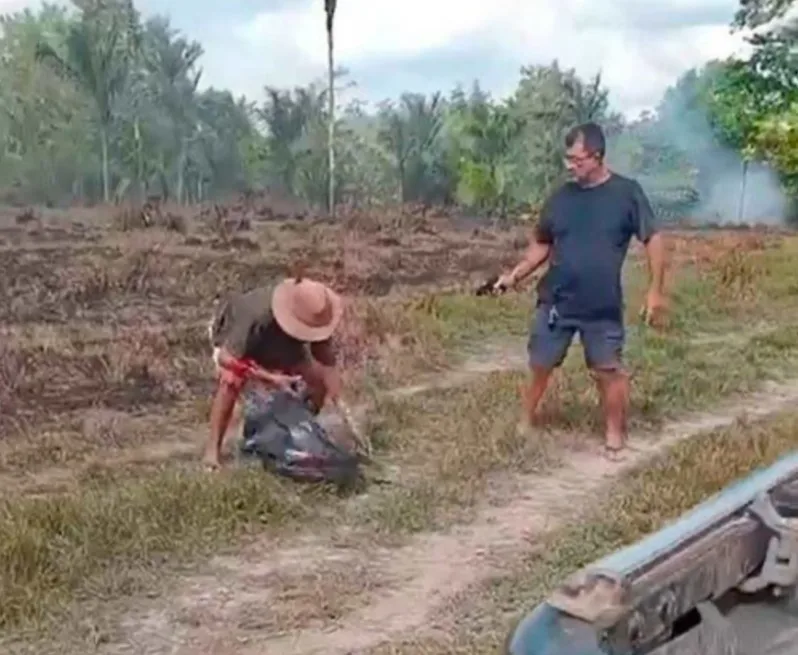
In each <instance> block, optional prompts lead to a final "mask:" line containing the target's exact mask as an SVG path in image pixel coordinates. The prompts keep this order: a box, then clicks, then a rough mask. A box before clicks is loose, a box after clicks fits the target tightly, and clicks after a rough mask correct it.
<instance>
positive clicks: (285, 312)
mask: <svg viewBox="0 0 798 655" xmlns="http://www.w3.org/2000/svg"><path fill="white" fill-rule="evenodd" d="M343 311H344V304H343V301H342V300H341V297H340V296H339V295H338V294H337V293H335V292H334V291H333V290H332V289H330V288H329V287H327V286H326V285H324V284H322V283H321V282H316V281H315V280H308V279H300V278H289V279H286V280H283V281H282V282H280V283H279V284H278V285H277V286H276V287H275V288H274V291H273V292H272V315H273V316H274V320H276V321H277V324H278V325H279V326H280V327H281V328H282V329H283V331H284V332H285V333H286V334H287V335H288V336H290V337H293V338H294V339H296V340H298V341H311V342H312V341H324V340H325V339H329V338H330V336H332V333H333V332H334V331H335V328H336V327H338V323H339V322H340V321H341V315H342V314H343Z"/></svg>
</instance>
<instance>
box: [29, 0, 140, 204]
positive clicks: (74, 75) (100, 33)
mask: <svg viewBox="0 0 798 655" xmlns="http://www.w3.org/2000/svg"><path fill="white" fill-rule="evenodd" d="M84 4H85V6H84V5H83V4H81V5H79V6H80V7H81V9H82V10H83V12H82V15H81V17H80V19H79V20H78V21H76V22H75V23H73V24H72V25H70V26H69V31H68V33H67V37H66V43H65V47H66V52H65V53H64V54H63V56H62V55H60V54H58V53H57V52H56V51H55V50H54V49H53V48H52V46H50V45H49V44H47V43H40V44H38V46H37V48H36V58H37V59H38V60H40V61H45V62H48V63H49V64H51V65H52V66H53V68H54V69H55V70H56V71H57V72H59V73H61V74H62V75H64V76H65V77H68V78H69V79H71V80H73V81H74V82H75V83H76V84H77V85H78V86H80V87H81V88H83V89H84V90H85V91H86V92H87V93H88V94H89V95H90V96H91V98H92V100H93V101H94V104H95V107H96V109H97V119H98V121H99V124H100V150H101V158H102V183H103V200H104V201H105V202H108V201H109V200H110V195H111V194H110V182H109V172H108V134H109V131H110V128H111V123H112V122H113V109H114V102H115V101H116V99H117V98H118V96H119V95H120V94H121V93H122V91H123V90H124V88H125V84H126V83H127V79H128V74H129V73H130V69H131V63H132V59H133V57H134V54H135V49H136V47H137V46H138V33H137V24H138V18H137V14H136V12H135V9H134V8H133V5H132V2H130V1H129V0H123V1H122V2H119V3H116V4H115V5H113V6H112V7H110V8H109V10H108V11H106V10H105V7H104V6H102V5H97V6H93V5H92V4H91V3H84Z"/></svg>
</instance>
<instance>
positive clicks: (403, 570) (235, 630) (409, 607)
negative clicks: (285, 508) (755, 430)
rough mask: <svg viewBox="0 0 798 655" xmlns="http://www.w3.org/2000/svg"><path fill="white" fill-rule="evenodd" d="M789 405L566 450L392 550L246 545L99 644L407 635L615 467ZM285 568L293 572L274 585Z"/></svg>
mask: <svg viewBox="0 0 798 655" xmlns="http://www.w3.org/2000/svg"><path fill="white" fill-rule="evenodd" d="M796 403H798V380H796V381H792V382H790V383H785V384H781V385H776V384H772V385H769V386H768V387H767V388H766V389H765V390H764V391H762V392H761V393H757V394H754V395H751V396H746V397H743V398H738V399H735V400H733V401H729V402H727V403H725V404H724V405H723V406H722V407H721V408H719V409H717V410H716V411H713V412H711V413H702V414H697V415H695V416H693V417H690V418H688V419H685V420H682V421H679V422H675V423H672V424H669V425H668V426H666V427H665V428H664V429H663V430H662V431H661V432H660V433H659V434H658V435H657V436H658V438H657V439H656V441H655V440H653V439H652V438H651V435H645V434H640V435H635V436H633V437H632V439H631V440H630V445H631V446H632V448H633V450H632V451H631V452H630V454H629V456H628V458H627V460H626V461H624V462H621V463H614V462H610V461H608V460H606V459H604V458H603V457H601V456H600V455H598V454H596V453H591V452H587V451H580V452H573V453H571V454H570V456H569V457H568V458H567V461H566V463H565V464H564V465H562V466H561V467H560V468H558V469H557V470H554V471H552V472H550V473H548V474H546V475H527V476H520V477H518V478H516V479H514V480H511V481H505V482H502V483H497V484H496V485H494V487H493V488H492V489H491V491H490V493H489V494H487V497H486V499H485V502H484V505H483V507H482V508H481V509H480V511H479V513H478V515H477V518H476V519H475V520H474V521H473V522H471V523H470V524H468V525H461V526H458V527H456V528H454V529H452V530H451V531H449V532H446V533H435V534H424V535H420V536H418V537H417V538H414V539H413V540H411V542H410V543H409V544H407V545H405V546H403V547H401V548H398V549H392V550H389V549H385V548H383V549H377V550H369V549H368V546H365V547H363V546H361V547H359V546H355V545H352V544H346V545H345V547H342V548H336V547H334V546H331V545H329V544H323V543H319V540H317V539H314V538H311V537H309V538H308V539H307V540H306V541H305V542H304V543H295V544H293V546H292V547H291V548H289V549H275V544H274V543H269V544H265V545H264V544H260V545H255V546H253V547H252V548H250V549H248V550H247V552H246V553H244V554H242V555H241V556H237V557H227V558H219V559H217V560H215V561H214V562H213V563H212V565H211V567H210V569H209V570H208V571H206V572H205V574H204V575H203V576H201V577H191V578H188V579H184V580H183V581H182V582H181V583H180V584H179V585H177V586H174V587H173V588H172V590H173V593H170V594H169V596H168V597H167V598H163V599H160V600H158V601H156V602H154V603H149V604H148V606H146V607H141V608H139V610H138V611H135V612H133V613H131V614H128V615H127V616H126V618H125V619H124V620H123V621H122V623H121V634H117V636H116V637H117V638H115V639H113V640H112V641H111V643H108V644H107V645H106V646H103V647H101V648H100V649H99V652H102V653H106V654H113V655H120V654H122V653H147V654H151V655H166V654H167V653H169V654H170V655H189V654H194V653H214V654H218V655H262V654H264V653H269V654H271V653H274V654H280V653H285V654H291V655H311V654H319V655H320V654H322V653H323V654H324V655H352V654H354V653H361V652H363V651H366V650H368V649H370V648H373V647H375V646H378V645H380V644H381V643H384V642H386V641H392V640H397V639H400V638H401V637H403V636H407V635H409V634H412V635H413V636H414V637H418V636H420V634H423V633H425V632H428V631H430V630H433V629H434V628H435V627H436V626H432V625H431V619H432V617H433V616H435V615H438V614H439V613H440V612H441V611H442V610H443V613H444V615H445V608H446V605H447V602H449V601H450V600H451V599H452V598H453V597H455V596H456V595H457V594H459V593H461V592H462V591H464V590H465V589H466V588H467V587H469V586H470V585H473V584H475V583H478V582H480V581H482V580H484V579H486V578H487V577H488V576H491V575H493V574H495V573H496V572H497V571H498V570H500V569H501V568H502V566H506V565H507V563H508V562H509V561H512V560H513V559H515V558H517V557H519V556H520V555H521V554H522V553H524V552H525V551H526V550H528V549H529V548H530V544H531V543H533V542H534V540H535V539H536V538H537V537H539V536H540V535H542V534H543V533H545V532H546V531H549V530H552V529H554V528H556V527H558V526H560V525H562V524H563V523H564V522H565V521H567V520H568V518H569V517H571V516H572V515H573V514H572V513H573V512H574V511H576V510H577V508H584V507H585V505H586V504H587V503H589V502H590V500H591V499H592V498H595V497H596V495H597V492H599V491H601V490H602V489H603V488H604V487H605V486H606V485H607V484H608V482H609V481H610V480H611V479H612V478H614V477H616V476H617V475H618V474H619V473H621V472H622V471H624V470H625V469H628V468H629V467H633V466H637V465H640V464H641V463H644V462H645V461H646V460H649V459H650V458H652V457H653V456H654V455H656V454H658V453H660V452H662V451H664V450H665V449H667V448H669V447H671V446H673V445H674V444H675V443H677V442H678V441H680V440H683V439H686V438H690V437H693V436H696V435H698V434H700V433H702V432H704V431H707V430H711V429H715V428H719V427H723V426H727V425H730V424H732V423H733V422H735V421H736V420H738V419H740V418H743V417H757V416H763V415H766V414H769V413H773V412H777V411H781V410H784V409H787V408H789V407H794V406H795V405H796ZM264 562H265V564H263V563H264ZM292 569H293V571H294V572H295V574H296V577H295V578H294V579H292V582H293V584H288V585H286V584H285V583H286V572H287V571H288V572H290V571H292ZM330 571H332V574H331V573H330ZM288 575H289V577H290V574H288ZM335 584H338V585H340V588H339V587H336V586H335ZM291 603H293V605H291ZM314 603H315V605H314ZM292 612H293V614H292ZM297 614H301V617H299V618H297ZM292 618H293V619H294V620H293V621H292V620H291V619H292ZM437 625H438V626H440V619H438V624H437ZM292 628H295V629H293V630H292Z"/></svg>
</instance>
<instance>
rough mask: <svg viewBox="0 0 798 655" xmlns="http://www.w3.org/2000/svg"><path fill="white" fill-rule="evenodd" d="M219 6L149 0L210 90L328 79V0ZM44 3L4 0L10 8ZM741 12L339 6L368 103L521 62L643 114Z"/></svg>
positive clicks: (729, 2) (539, 0) (413, 2)
mask: <svg viewBox="0 0 798 655" xmlns="http://www.w3.org/2000/svg"><path fill="white" fill-rule="evenodd" d="M142 2H144V0H142ZM213 2H218V0H197V2H196V3H188V2H181V1H179V0H157V2H156V1H149V0H147V2H146V6H147V8H148V9H149V8H152V9H156V5H158V6H159V7H162V8H159V9H157V10H158V11H167V10H168V11H169V13H171V18H172V23H173V25H174V26H175V27H178V28H182V26H183V25H186V26H189V25H190V26H191V27H190V29H189V28H184V29H185V30H186V31H187V32H188V36H189V37H191V38H196V39H198V40H199V41H201V42H202V44H203V47H204V49H205V56H204V57H203V58H202V66H203V68H204V71H205V74H204V76H203V84H209V85H213V86H216V87H221V88H229V89H231V90H232V91H233V92H234V93H236V94H242V93H244V94H246V95H247V96H249V97H251V98H260V97H261V91H262V88H263V86H264V85H266V84H270V85H275V86H293V85H300V84H306V83H307V82H309V81H311V80H313V79H318V78H321V77H322V76H324V74H325V70H326V38H325V31H324V11H323V0H291V2H283V3H280V5H279V8H278V9H273V10H271V11H269V10H264V11H262V12H261V13H259V14H256V15H252V16H251V17H250V18H249V19H246V18H242V16H246V12H245V9H244V5H245V3H243V2H242V1H241V0H225V2H226V3H228V6H229V12H222V13H220V12H218V11H213V10H212V5H211V4H210V3H213ZM38 4H40V2H39V0H0V12H6V11H14V10H17V9H20V8H23V7H25V6H36V5H38ZM253 4H254V3H253ZM268 4H269V3H268V2H266V1H264V2H263V3H262V6H268ZM167 6H168V7H169V9H167ZM246 6H247V7H251V6H252V4H251V3H246ZM737 6H738V0H661V1H660V2H657V3H648V2H645V1H644V0H605V2H602V3H598V2H596V1H595V0H459V1H458V2H455V0H403V1H402V2H392V1H389V0H340V2H339V3H338V11H337V14H336V22H335V41H336V61H337V64H338V65H340V66H343V67H345V68H349V69H350V70H352V72H353V76H354V77H355V79H357V77H358V71H363V70H368V71H369V73H370V76H369V79H371V80H373V79H374V77H375V73H374V71H375V68H376V67H378V69H379V75H378V76H377V77H378V78H382V81H381V88H379V89H369V88H368V86H367V84H364V80H363V79H360V80H357V81H358V83H359V89H358V95H361V96H365V97H371V98H374V99H379V98H378V97H375V94H376V95H377V96H381V95H382V94H384V93H385V89H386V87H390V86H391V81H392V79H394V78H396V79H397V82H396V83H395V84H396V86H397V88H394V89H392V91H391V93H392V94H394V95H396V94H398V93H399V92H401V91H402V90H403V89H402V88H399V84H400V83H399V81H398V80H399V79H404V80H408V79H418V75H419V71H420V72H421V75H422V76H423V77H424V78H425V81H427V82H429V84H425V86H437V87H439V88H441V89H443V90H446V91H448V90H449V89H451V87H452V86H453V85H454V84H455V83H456V82H457V81H461V80H466V81H467V80H470V79H472V78H473V77H474V76H476V75H478V73H477V72H475V71H476V64H482V65H481V66H480V68H481V69H482V70H490V71H491V72H490V73H489V74H490V75H492V76H494V77H495V78H496V79H490V78H483V79H481V80H480V82H481V83H482V84H483V87H485V88H486V89H489V90H491V91H493V92H494V94H497V95H503V94H505V93H509V92H511V91H512V88H513V87H514V81H512V82H508V80H514V79H515V78H517V73H518V68H519V67H520V66H521V65H525V64H534V63H540V64H545V63H548V62H550V61H552V60H553V59H555V58H556V59H558V60H559V61H560V62H561V64H562V65H564V66H567V67H574V68H575V69H576V70H577V72H579V73H580V74H581V75H584V76H587V75H592V74H594V73H596V72H597V71H598V70H599V69H600V70H601V71H602V75H603V80H604V83H605V84H606V85H607V86H608V87H609V89H610V92H611V100H612V102H613V104H614V106H615V107H617V108H618V109H620V110H622V111H624V112H626V113H628V114H633V113H637V112H638V111H640V110H642V109H644V108H646V107H650V106H652V105H654V104H655V103H656V102H657V100H658V99H659V97H660V96H661V95H662V93H663V92H664V90H665V89H666V88H667V86H668V85H670V84H672V83H673V82H674V81H675V80H676V78H677V77H678V76H679V75H680V74H681V73H682V72H684V71H685V70H687V69H689V68H691V67H693V66H696V65H700V64H702V63H704V62H706V61H708V60H709V59H713V58H716V57H725V56H727V55H729V54H732V53H733V52H736V51H739V50H740V46H741V42H742V40H741V38H740V36H739V35H731V34H729V29H728V24H729V22H730V21H731V19H732V16H733V14H734V11H735V10H736V8H737ZM189 9H190V11H191V15H186V14H187V12H188V11H189ZM226 13H229V14H230V15H229V16H226ZM203 14H205V15H206V16H207V17H206V18H205V19H204V20H203ZM198 25H199V26H201V27H200V28H199V31H196V30H197V27H196V26H198ZM453 52H456V55H452V53H453ZM442 54H445V55H446V61H445V65H442V64H441V61H442V60H441V55H442ZM425 58H428V60H429V67H428V68H427V67H426V66H425V65H424V60H425ZM486 60H487V61H486ZM420 61H421V62H422V63H421V64H419V62H420ZM411 63H412V66H413V70H412V73H408V69H407V67H408V66H410V65H411ZM485 64H488V65H485ZM505 65H506V68H507V74H506V75H504V76H503V78H502V79H499V76H500V75H499V73H498V72H497V71H498V70H503V69H504V66H505ZM449 69H451V70H449ZM383 71H384V73H383Z"/></svg>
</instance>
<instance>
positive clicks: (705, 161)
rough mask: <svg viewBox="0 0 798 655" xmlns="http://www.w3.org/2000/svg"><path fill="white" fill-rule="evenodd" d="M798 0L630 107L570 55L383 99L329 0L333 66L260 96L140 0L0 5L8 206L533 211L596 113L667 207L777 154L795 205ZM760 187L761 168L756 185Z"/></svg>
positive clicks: (750, 6)
mask: <svg viewBox="0 0 798 655" xmlns="http://www.w3.org/2000/svg"><path fill="white" fill-rule="evenodd" d="M791 4H792V3H791V2H787V1H785V0H761V1H759V2H752V1H751V0H741V7H740V10H739V11H738V12H737V14H736V15H735V16H734V17H733V19H732V25H733V26H734V27H735V28H736V29H743V28H750V29H754V28H755V29H757V30H758V32H757V33H756V34H755V35H754V36H752V37H750V43H751V46H752V51H753V54H752V56H751V57H750V58H749V59H746V60H738V59H728V60H723V61H713V62H710V63H709V64H707V65H706V66H703V67H701V68H700V69H695V70H690V71H687V72H686V73H685V74H684V75H682V77H681V78H680V79H679V80H678V81H677V82H676V83H675V84H674V85H673V86H672V87H671V88H669V89H668V90H667V92H666V93H665V94H664V96H663V98H662V99H661V101H660V103H659V105H658V107H657V108H656V111H654V112H651V113H647V114H644V115H642V116H639V117H637V118H635V119H633V120H630V119H625V118H624V117H623V116H622V115H621V114H620V113H618V112H617V111H616V110H614V109H613V107H612V106H611V104H610V102H609V99H608V90H607V88H606V87H605V86H604V84H603V82H602V78H601V75H600V74H598V75H596V76H594V77H592V78H584V77H581V76H579V75H578V74H577V73H576V72H575V71H574V70H571V69H567V68H564V67H562V66H561V65H560V64H559V62H558V61H556V60H555V61H552V62H550V63H548V64H535V65H529V66H525V67H523V68H522V69H521V70H520V75H519V81H518V84H517V87H516V89H515V91H514V92H513V93H512V94H511V95H510V96H509V97H507V98H505V99H501V100H499V99H495V98H492V97H491V96H490V94H488V93H486V92H485V91H484V90H483V88H482V87H481V86H480V84H479V82H478V81H475V82H473V83H472V84H471V85H470V86H467V87H463V86H457V87H455V88H454V89H452V90H449V91H441V92H437V93H433V94H430V95H425V94H419V93H414V92H411V91H408V92H406V93H402V94H401V95H400V96H399V97H398V98H396V99H391V100H386V101H385V102H383V103H382V104H380V105H379V106H378V107H377V109H376V110H374V111H369V110H367V109H366V108H365V107H364V106H363V105H362V104H360V103H358V102H355V101H342V100H341V99H342V98H344V99H345V98H346V89H347V87H348V86H349V85H350V84H352V83H353V82H352V80H350V79H349V76H348V74H347V73H346V72H345V71H343V70H338V69H334V68H333V62H334V58H333V51H334V48H333V39H332V34H333V31H334V20H333V18H334V12H335V2H334V1H332V0H325V2H324V3H323V6H322V3H320V8H319V20H320V21H321V20H326V25H327V29H328V54H329V76H328V78H327V79H326V80H319V81H318V82H314V83H311V84H308V85H305V86H301V87H296V88H291V89H282V88H276V87H273V86H268V85H267V86H265V89H264V91H265V93H264V96H265V99H264V100H263V101H260V102H253V101H251V100H249V99H247V98H244V97H241V98H235V97H233V95H232V94H231V93H230V92H229V91H226V90H220V89H213V88H210V89H205V90H199V85H200V81H201V79H202V70H201V58H202V55H203V49H202V46H201V44H199V43H198V42H196V41H193V40H191V39H190V38H189V37H188V36H186V35H184V34H181V33H180V32H179V31H178V30H176V29H174V28H173V27H172V26H171V25H170V22H169V20H168V19H167V18H165V17H162V16H155V17H151V18H148V19H146V20H145V19H143V18H142V16H141V15H140V14H139V12H138V11H137V10H136V8H135V6H134V4H133V2H132V0H73V6H72V7H69V8H64V7H61V6H57V5H49V4H45V5H43V6H42V7H41V8H40V9H39V10H37V11H32V10H25V11H21V12H16V13H13V14H7V15H5V16H3V17H2V18H1V19H0V20H1V21H2V35H1V36H0V80H2V84H0V108H1V111H0V139H2V149H1V150H0V192H1V193H2V195H3V198H2V200H3V201H4V202H9V203H46V204H49V205H66V204H70V203H96V202H112V201H118V200H122V199H128V198H141V199H143V198H146V197H149V196H152V195H157V196H159V197H161V198H164V199H168V200H170V201H173V202H178V203H193V202H202V201H206V200H211V199H217V198H222V197H224V196H227V195H229V194H232V193H240V192H246V191H253V190H261V189H262V190H269V191H272V192H275V193H280V194H283V195H285V196H287V197H290V198H296V199H298V200H301V201H303V202H306V203H308V204H310V205H312V206H315V207H318V208H320V209H329V207H330V203H331V201H333V199H334V203H335V205H349V206H355V207H365V208H367V207H375V206H384V205H386V204H391V203H397V202H410V203H423V204H425V205H434V204H454V205H458V206H460V207H462V208H464V209H465V210H468V211H473V212H479V213H481V214H486V215H491V216H495V217H502V216H506V215H508V214H517V213H524V212H533V211H534V209H535V207H537V206H538V205H539V203H540V202H541V200H542V198H543V197H545V194H546V193H547V192H548V191H549V190H550V189H551V187H552V185H554V184H556V183H557V182H558V181H560V180H562V179H563V175H564V169H563V163H562V135H563V133H564V131H565V130H566V129H567V128H568V127H570V126H572V125H574V124H576V123H581V122H585V121H589V120H591V121H596V122H598V123H600V124H601V125H603V126H604V128H605V130H606V132H607V134H608V137H609V139H610V144H609V147H610V160H611V163H612V165H613V166H614V167H615V168H616V169H617V170H620V171H621V172H624V173H629V174H632V175H635V176H637V177H638V178H639V179H640V180H641V182H643V184H644V186H645V188H646V189H647V190H648V191H649V193H650V195H651V196H652V199H653V201H654V202H655V207H656V209H657V210H658V211H659V212H660V213H662V214H665V215H673V216H677V215H679V214H681V213H684V212H686V211H694V210H698V209H699V208H703V210H704V211H705V212H706V213H711V212H712V211H713V208H712V207H711V206H710V205H711V204H712V201H711V199H712V198H713V197H715V196H717V197H722V198H724V199H727V200H728V198H729V197H730V195H731V196H734V195H735V194H734V193H731V194H730V189H729V188H728V187H729V185H733V190H737V189H738V188H739V191H740V202H743V197H744V196H745V195H746V190H745V184H746V177H747V174H748V171H767V172H768V175H769V178H768V179H772V180H773V186H774V187H775V188H774V189H772V191H773V193H778V194H780V195H782V197H783V198H786V199H788V200H789V201H790V202H791V203H792V202H793V201H794V199H795V198H798V78H797V75H798V58H797V56H796V44H798V22H796V21H795V20H792V21H790V20H785V19H784V16H785V13H786V12H787V10H788V9H789V8H790V5H791ZM322 10H323V11H324V14H325V15H323V14H322ZM331 143H332V146H333V147H332V148H329V146H330V144H331ZM331 159H332V160H333V161H331ZM333 164H334V166H333ZM752 179H753V178H752ZM719 181H720V182H719ZM719 184H721V186H722V187H723V188H722V189H720V191H719V190H718V185H719ZM759 186H761V185H759V184H752V183H749V191H748V195H749V196H754V195H756V194H757V193H758V192H759V191H758V190H757V188H758V187H759ZM719 213H723V214H729V213H730V210H729V208H727V207H724V208H723V209H722V211H719ZM724 218H734V217H729V216H728V215H727V216H724Z"/></svg>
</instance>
